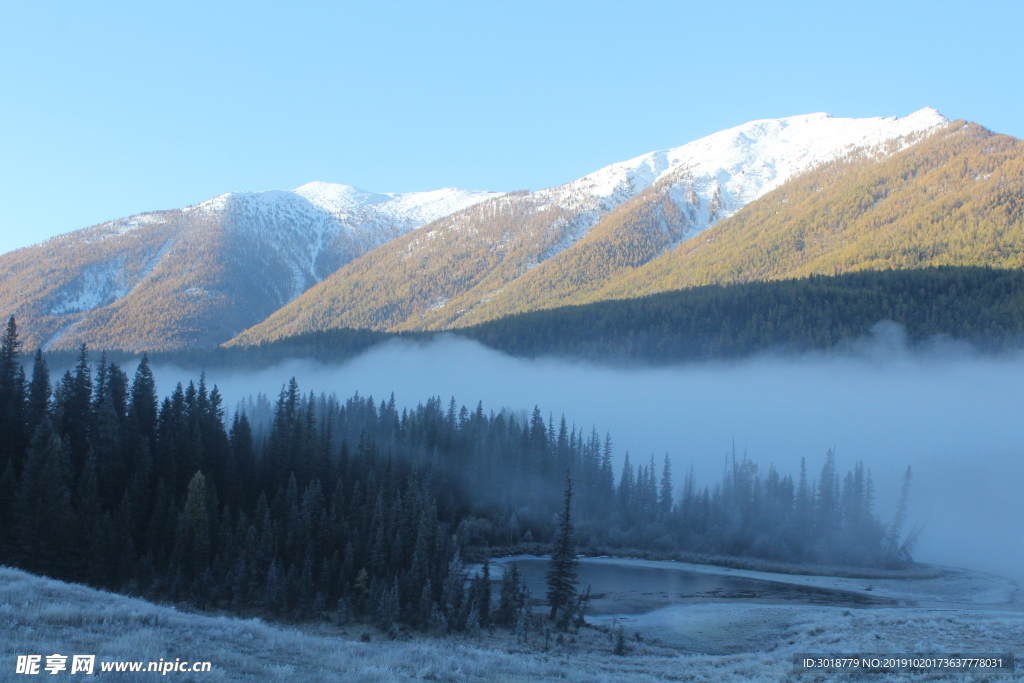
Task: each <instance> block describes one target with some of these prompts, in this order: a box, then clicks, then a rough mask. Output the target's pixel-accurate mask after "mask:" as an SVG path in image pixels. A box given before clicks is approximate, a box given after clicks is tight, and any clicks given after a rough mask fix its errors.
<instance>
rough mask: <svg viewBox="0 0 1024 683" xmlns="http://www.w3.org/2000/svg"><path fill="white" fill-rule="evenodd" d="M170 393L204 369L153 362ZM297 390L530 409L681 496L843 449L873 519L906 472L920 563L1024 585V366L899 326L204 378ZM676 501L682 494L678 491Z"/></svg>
mask: <svg viewBox="0 0 1024 683" xmlns="http://www.w3.org/2000/svg"><path fill="white" fill-rule="evenodd" d="M154 374H155V376H156V378H157V382H158V385H159V388H160V391H161V393H166V392H169V391H170V390H171V389H172V387H173V385H174V384H175V383H177V382H184V383H186V384H187V383H188V381H190V380H195V379H196V378H197V373H196V372H194V371H191V370H187V371H186V370H182V369H180V368H174V367H169V366H156V367H155V368H154ZM292 377H294V378H296V379H297V381H298V383H299V388H300V390H301V391H302V392H303V393H307V394H308V393H309V392H313V393H315V394H318V395H319V394H321V393H326V394H332V393H333V394H336V395H337V396H338V397H339V398H340V399H344V398H346V397H348V396H351V395H352V394H354V393H356V392H358V393H359V394H360V395H361V396H364V397H365V396H372V397H373V398H374V399H375V401H376V402H378V403H379V402H380V401H381V400H388V399H389V397H390V395H391V394H392V393H394V396H395V401H396V403H397V405H398V406H399V407H400V408H402V407H408V408H412V407H414V406H415V405H416V404H417V403H422V402H424V401H426V400H427V399H428V398H431V397H440V399H441V402H442V403H443V404H444V405H447V403H448V401H449V399H450V398H452V397H454V398H455V400H456V401H457V403H458V405H459V406H466V407H468V408H469V409H470V410H473V409H474V408H475V407H476V405H477V402H478V401H480V402H482V404H483V407H484V410H485V412H488V411H492V410H493V411H501V410H502V409H508V410H510V411H512V412H513V413H515V414H516V415H518V416H519V419H520V421H522V422H525V421H526V420H527V418H528V416H529V413H530V412H531V411H532V410H533V408H534V406H538V407H539V408H540V410H541V411H542V413H543V415H544V417H545V419H547V418H548V416H549V413H551V414H553V416H554V421H555V424H557V423H558V420H559V418H560V417H562V416H564V417H565V418H566V420H567V421H568V422H569V423H570V425H575V427H576V428H577V429H580V428H581V429H583V430H584V432H585V433H589V431H590V429H591V427H592V426H594V427H596V428H597V430H598V431H599V433H600V434H601V436H602V438H603V437H604V434H605V432H606V431H607V432H609V433H610V434H611V436H612V440H613V442H614V458H615V469H616V481H617V478H618V471H619V468H620V467H621V465H622V459H623V456H624V454H625V453H626V452H627V451H628V452H629V454H630V457H631V459H632V462H633V464H634V466H635V465H637V464H645V463H647V462H648V460H649V459H650V457H651V455H653V456H654V460H655V463H656V464H657V465H658V467H660V466H661V462H662V458H663V456H664V455H665V454H666V453H667V454H669V456H670V457H671V460H672V466H673V472H674V473H675V476H676V479H675V482H676V486H677V489H678V486H679V484H680V483H681V481H682V478H683V475H684V474H685V472H686V470H687V469H688V468H689V467H690V466H691V465H692V466H693V468H694V471H695V474H696V477H697V482H698V484H699V485H700V486H701V487H703V486H712V487H713V486H714V485H715V484H716V483H718V481H719V480H720V478H721V474H722V471H723V467H724V465H725V455H726V454H727V453H729V452H731V451H732V450H733V448H735V449H736V451H737V453H738V455H739V456H740V457H742V456H743V455H744V453H745V454H746V456H747V457H748V458H749V459H750V460H752V461H753V462H755V463H757V464H758V466H759V467H760V468H761V470H762V471H764V470H766V469H767V468H768V466H769V465H774V466H775V468H776V469H777V470H779V472H780V473H781V474H784V475H785V474H790V475H794V476H795V475H796V474H797V473H798V472H799V468H800V460H801V458H804V459H806V464H807V471H808V474H809V476H810V477H812V478H813V477H815V476H817V475H818V473H819V472H820V469H821V466H822V464H823V461H824V455H825V453H826V451H827V450H828V449H835V452H836V460H837V463H838V465H839V467H840V469H841V470H842V471H845V470H846V469H848V468H850V467H852V466H853V465H854V463H855V462H856V461H858V460H861V461H863V462H864V464H865V466H866V467H868V468H869V469H870V471H871V473H872V475H873V477H874V484H875V487H876V493H877V497H878V498H877V503H876V506H877V510H878V512H879V514H880V515H881V516H882V518H883V519H890V518H891V517H892V515H893V512H894V507H895V504H896V499H897V496H898V492H899V486H900V482H901V479H902V476H903V473H904V471H905V470H906V468H907V467H908V466H910V467H912V469H913V473H914V480H913V488H912V492H911V498H910V519H911V521H912V522H914V523H923V524H924V530H923V532H922V534H921V537H920V542H919V545H918V550H917V553H916V558H917V559H919V560H920V561H923V562H934V563H939V564H949V565H955V566H964V567H971V568H974V569H978V570H982V571H988V572H994V573H998V574H1001V575H1004V576H1012V577H1014V578H1017V579H1022V578H1024V571H1022V568H1024V543H1022V542H1021V541H1022V540H1024V537H1022V532H1021V531H1020V530H1021V529H1024V506H1021V505H1020V501H1019V488H1020V485H1021V482H1022V481H1024V420H1022V419H1021V416H1022V414H1024V382H1021V378H1022V377H1024V354H1019V353H1012V354H1004V355H1000V356H992V355H983V354H979V353H976V352H974V351H972V349H971V348H970V347H969V346H966V345H963V344H955V343H951V342H949V341H943V340H936V341H934V342H933V343H932V344H931V345H930V346H928V347H926V348H924V349H916V350H910V349H908V348H907V345H906V340H905V338H904V337H903V336H902V332H901V330H900V329H899V328H898V327H897V326H894V325H891V324H882V325H879V326H876V328H875V330H874V332H873V334H872V335H871V336H869V337H866V338H862V339H860V340H854V341H851V342H850V343H848V344H846V345H845V346H844V348H843V350H838V351H834V352H827V353H826V352H823V353H812V354H801V355H761V356H758V357H754V358H750V359H746V360H739V361H720V362H710V363H688V364H680V365H674V366H669V367H661V366H659V367H643V366H635V365H634V366H631V367H613V366H608V365H602V364H597V363H591V362H569V361H564V360H557V359H544V358H542V359H536V360H529V359H518V358H513V357H510V356H507V355H505V354H502V353H500V352H497V351H494V350H492V349H489V348H487V347H484V346H482V345H480V344H478V343H476V342H473V341H469V340H465V339H461V338H456V337H442V338H440V339H436V340H431V341H427V342H422V343H414V342H401V341H395V342H389V343H387V344H384V345H381V346H378V347H375V348H373V349H371V350H370V351H368V352H366V353H363V354H361V355H359V356H357V357H356V358H354V359H352V360H351V361H349V362H347V363H344V364H340V365H324V364H320V363H315V362H310V361H289V362H285V363H282V364H279V365H276V366H274V367H270V368H266V369H261V370H258V371H252V372H240V371H230V370H217V369H215V370H211V371H210V372H209V373H208V375H207V382H208V383H209V384H210V385H213V384H216V385H217V386H218V388H219V389H220V391H221V392H222V394H223V395H224V398H225V405H226V407H227V408H228V414H229V417H230V413H231V412H232V411H233V410H234V409H235V408H236V406H237V403H238V401H239V400H241V399H243V398H247V397H250V396H254V395H256V394H258V393H264V394H266V395H267V396H268V398H269V399H270V401H271V403H273V402H274V401H275V400H276V398H277V393H278V392H279V391H280V390H281V389H282V387H283V386H284V385H285V384H286V383H287V382H288V381H289V380H290V379H291V378H292ZM677 494H678V491H677Z"/></svg>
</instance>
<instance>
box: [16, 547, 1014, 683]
mask: <svg viewBox="0 0 1024 683" xmlns="http://www.w3.org/2000/svg"><path fill="white" fill-rule="evenodd" d="M616 561H617V562H629V561H628V560H616ZM637 562H642V561H637ZM812 578H813V577H792V579H793V580H804V579H807V580H811V579H812ZM973 578H977V577H973ZM821 580H822V581H826V582H829V583H830V582H832V581H844V580H840V579H821ZM971 580H972V577H966V578H965V577H964V576H963V575H961V576H960V577H959V578H957V576H956V575H953V576H952V578H949V579H948V580H947V584H949V585H951V584H950V582H953V583H956V582H960V584H961V587H963V585H964V584H965V583H969V582H970V581H971ZM854 581H855V580H854ZM922 583H924V582H922ZM933 585H939V584H933ZM975 585H979V586H982V587H981V588H979V589H978V591H977V592H976V593H973V595H974V598H975V599H974V604H969V605H963V606H960V607H957V606H952V605H949V604H938V603H934V604H928V605H925V604H924V602H921V601H924V600H925V599H926V593H927V591H925V593H923V594H922V593H921V591H918V593H919V594H918V595H917V596H916V598H917V599H919V600H920V601H919V602H917V606H908V607H902V606H901V607H872V608H856V607H853V608H849V607H845V606H823V605H806V604H763V603H744V602H735V601H730V602H710V603H695V604H679V605H670V606H668V607H664V608H661V609H656V610H654V611H650V612H646V613H643V614H628V615H607V614H604V615H600V616H597V617H594V618H592V619H591V622H592V624H593V626H592V627H585V628H583V629H581V630H580V631H579V632H578V633H576V634H570V635H568V636H565V637H563V638H562V642H559V640H558V637H557V634H552V635H551V636H550V637H549V638H548V639H547V648H545V637H544V634H543V633H540V632H534V633H531V634H529V639H528V642H525V643H524V642H520V639H518V638H517V637H516V636H515V635H514V634H510V633H507V632H505V631H501V630H498V631H495V632H493V633H490V632H482V633H480V634H478V635H476V636H458V637H453V638H445V639H441V638H432V637H427V636H419V635H411V634H410V635H405V636H402V637H399V638H398V639H396V640H391V639H388V638H387V637H386V636H384V635H383V634H381V633H380V632H378V631H376V630H375V629H370V628H367V627H363V626H352V625H349V626H347V627H343V628H339V627H337V626H331V625H324V626H308V627H301V626H299V627H289V626H280V625H272V624H268V623H266V622H263V621H260V620H258V619H250V620H244V619H235V618H229V617H215V616H205V615H197V614H190V613H184V612H181V611H177V610H175V609H173V608H171V607H165V606H160V605H153V604H150V603H147V602H145V601H142V600H137V599H133V598H128V597H124V596H120V595H114V594H110V593H106V592H103V591H98V590H94V589H90V588H86V587H83V586H79V585H74V584H68V583H63V582H60V581H54V580H50V579H45V578H40V577H36V576H33V575H31V574H28V573H26V572H23V571H20V570H16V569H11V568H7V567H0V634H2V638H0V681H17V680H32V679H30V678H28V677H26V676H21V675H17V674H15V663H16V658H17V655H23V654H40V655H43V657H44V660H43V661H44V663H45V656H46V655H49V654H53V653H59V654H64V655H72V654H95V655H97V662H103V661H116V660H126V661H147V662H148V661H156V660H159V659H160V658H163V659H165V660H173V659H174V658H176V657H178V658H182V659H188V660H195V661H210V662H212V663H213V667H212V671H210V672H209V673H194V674H193V673H187V674H186V673H173V672H172V673H169V674H167V677H168V678H167V680H177V681H313V682H316V681H346V682H348V681H367V682H369V681H374V682H377V681H382V682H387V681H410V680H430V681H453V682H455V681H458V682H461V681H549V680H552V681H553V680H558V681H570V682H579V683H583V682H598V681H630V682H633V681H635V682H640V681H665V680H681V681H725V682H730V681H751V680H764V681H789V680H793V681H825V680H834V679H835V678H837V677H838V676H836V675H832V676H830V675H828V674H794V673H792V660H793V655H794V654H795V653H804V652H810V653H842V652H847V653H849V652H875V653H879V652H888V653H895V652H932V653H937V652H957V651H960V652H968V651H970V652H978V653H980V652H1013V653H1015V655H1016V657H1017V659H1018V661H1020V660H1022V659H1024V612H1022V611H1020V610H1019V605H1012V604H1010V605H1008V604H1006V603H1001V602H1000V598H1002V597H1006V596H1005V595H1004V594H1003V593H1000V592H998V590H996V587H997V586H1003V587H1004V588H1006V587H1007V586H1008V585H1009V584H1004V583H1001V582H1000V581H999V580H996V579H993V580H992V581H991V583H990V585H989V586H988V588H984V585H985V581H984V580H982V581H981V583H979V584H975ZM863 587H864V586H861V588H863ZM875 588H876V590H877V591H878V592H879V593H886V592H889V591H890V590H891V591H903V592H914V588H913V586H912V584H911V583H906V584H902V585H898V586H893V587H888V586H876V587H875ZM943 590H944V589H939V591H938V592H939V593H942V592H943ZM927 597H931V598H935V597H942V596H941V595H928V596H927ZM609 626H614V627H615V628H617V627H618V626H624V628H625V629H626V633H627V634H628V638H627V647H628V652H627V653H626V654H625V655H624V656H620V655H616V654H614V653H613V648H614V637H613V635H612V631H611V629H609V628H608V627H609ZM637 634H639V637H638V636H637ZM367 636H368V637H369V640H368V641H367V640H365V637H367ZM683 643H686V644H687V645H688V646H689V648H686V647H681V646H682V645H683ZM702 645H703V646H702ZM695 646H696V647H695ZM688 649H689V651H687V650H688ZM694 650H702V651H703V652H705V654H698V653H696V652H694ZM707 652H718V653H721V654H706V653H707ZM98 669H99V664H97V673H96V674H95V675H94V676H90V677H89V678H88V679H85V680H96V681H136V680H138V681H151V680H155V677H156V676H157V674H155V673H139V674H132V673H117V672H107V673H101V672H99V670H98ZM43 675H46V674H45V672H43ZM78 675H80V674H75V675H74V676H72V678H75V677H77V676H78ZM60 676H70V674H68V672H66V671H65V672H63V673H62V674H61V675H59V676H56V677H54V678H53V679H51V680H59V679H60ZM843 677H844V678H846V676H843ZM46 678H47V679H50V676H48V675H46ZM869 678H870V680H907V681H910V680H929V681H931V680H993V681H1000V682H1003V681H1007V682H1008V681H1024V667H1022V666H1021V665H1020V664H1018V667H1017V673H1016V674H1014V675H1012V676H1009V675H999V674H996V675H989V676H984V675H963V674H953V675H949V676H937V675H934V674H920V675H909V674H908V675H896V676H890V677H888V678H886V677H879V676H870V677H869Z"/></svg>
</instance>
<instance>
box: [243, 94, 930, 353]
mask: <svg viewBox="0 0 1024 683" xmlns="http://www.w3.org/2000/svg"><path fill="white" fill-rule="evenodd" d="M946 124H948V121H947V120H946V119H945V118H944V117H943V116H942V115H940V114H939V113H938V112H937V111H935V110H934V109H922V110H920V111H918V112H915V113H913V114H911V115H909V116H906V117H903V118H895V117H891V118H863V119H853V118H836V117H832V116H829V115H828V114H808V115H805V116H793V117H788V118H782V119H768V120H761V121H752V122H750V123H746V124H743V125H741V126H737V127H735V128H730V129H728V130H724V131H721V132H719V133H715V134H713V135H710V136H707V137H705V138H701V139H699V140H696V141H694V142H690V143H688V144H686V145H683V146H681V147H676V148H674V149H669V150H662V151H657V152H650V153H648V154H644V155H641V156H638V157H636V158H634V159H631V160H628V161H623V162H619V163H615V164H611V165H609V166H606V167H604V168H602V169H599V170H597V171H595V172H593V173H590V174H588V175H586V176H584V177H582V178H579V179H577V180H573V181H571V182H568V183H565V184H564V185H560V186H558V187H554V188H550V189H545V190H540V191H537V192H532V193H522V192H518V193H508V194H505V195H502V196H500V197H496V198H493V199H489V200H487V201H485V202H481V203H479V204H476V205H474V206H472V207H470V208H468V209H465V210H463V211H457V212H453V213H451V214H449V215H448V216H446V217H444V218H442V219H440V220H437V221H434V222H433V223H430V224H428V225H426V226H425V227H423V228H420V229H418V230H414V231H412V232H410V233H409V234H407V235H405V236H403V237H401V238H398V239H396V240H393V241H391V242H389V243H387V244H385V245H384V246H382V247H381V248H379V249H376V250H374V251H373V252H370V253H369V254H367V256H365V257H363V258H361V259H359V260H357V261H354V262H352V263H350V264H349V265H348V266H346V267H344V268H341V269H340V270H339V271H338V272H337V273H335V274H334V275H332V276H331V277H330V278H328V279H326V280H325V281H324V282H323V283H321V284H320V285H318V286H317V287H315V288H313V289H311V290H309V291H308V292H306V294H304V295H303V296H302V297H299V298H298V299H296V301H294V302H293V303H292V304H290V305H289V306H287V307H285V308H283V309H282V310H281V311H278V312H277V313H275V314H274V315H273V316H271V318H270V319H268V320H267V321H266V322H264V323H262V324H261V325H259V326H257V327H256V328H254V329H253V330H250V331H247V332H246V333H245V334H243V335H242V336H241V337H240V338H239V340H238V341H239V342H240V343H241V342H245V343H252V342H255V341H260V340H266V339H273V338H277V337H279V336H286V335H289V334H294V333H297V332H302V331H307V330H312V329H323V328H327V327H337V326H349V327H375V328H377V329H422V328H427V329H434V328H446V327H451V326H454V325H462V324H470V323H472V322H477V321H479V320H483V319H488V318H491V317H496V316H499V315H504V314H506V313H508V312H512V311H520V310H531V309H532V308H535V307H543V306H547V305H551V304H553V303H557V302H560V301H564V300H565V299H567V298H572V297H573V296H575V295H576V294H578V293H579V292H580V291H583V290H586V289H587V288H588V287H592V286H594V283H598V282H601V281H603V280H606V279H607V278H608V277H610V276H611V273H612V271H614V270H616V269H618V268H622V267H636V266H638V265H641V264H642V263H644V262H646V261H648V260H650V259H651V258H654V257H655V256H657V255H658V254H659V253H661V252H663V251H665V250H666V249H670V248H672V247H673V246H674V245H675V244H678V243H679V242H681V241H682V240H685V239H688V238H690V237H693V236H694V235H696V234H698V233H700V232H702V231H704V230H706V229H708V228H709V227H711V226H713V225H715V224H716V223H717V222H719V221H721V220H722V219H724V218H727V217H729V216H731V215H732V214H734V213H736V212H737V211H738V210H740V209H741V208H742V207H744V206H745V205H747V204H748V203H750V202H751V201H754V200H756V199H757V198H759V197H761V196H763V195H764V194H766V193H768V192H770V191H771V190H773V189H775V188H777V187H780V186H781V185H783V184H784V183H786V182H787V181H788V180H790V179H792V178H794V177H797V176H799V175H800V174H801V173H804V172H806V171H808V170H810V169H813V168H816V167H818V166H820V165H821V164H823V163H825V162H828V161H830V160H834V159H837V158H839V157H842V156H844V155H847V154H851V153H853V152H858V153H862V154H867V155H868V156H870V157H871V158H876V159H879V158H884V157H886V156H887V155H890V154H892V153H894V152H896V151H899V150H900V149H903V148H906V147H907V146H909V145H913V144H915V143H916V142H919V141H920V140H922V139H924V138H926V137H927V136H928V135H930V134H931V133H933V132H935V131H937V130H939V129H941V128H942V127H943V126H945V125H946ZM633 202H642V203H643V202H645V204H644V206H645V208H646V210H648V214H649V215H645V217H644V218H643V219H642V220H632V222H631V224H630V226H628V227H623V226H621V225H618V224H615V223H614V222H612V223H610V222H609V221H610V220H611V218H613V217H614V215H615V213H616V211H617V210H618V208H619V207H623V206H625V205H627V204H630V203H633ZM640 243H642V246H638V244H640ZM627 252H628V254H627ZM410 283H414V285H410Z"/></svg>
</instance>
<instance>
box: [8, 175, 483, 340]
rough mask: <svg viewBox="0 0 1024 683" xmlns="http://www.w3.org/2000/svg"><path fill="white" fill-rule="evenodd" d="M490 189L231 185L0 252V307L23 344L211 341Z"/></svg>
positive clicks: (469, 203) (231, 333) (478, 198)
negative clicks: (253, 188)
mask: <svg viewBox="0 0 1024 683" xmlns="http://www.w3.org/2000/svg"><path fill="white" fill-rule="evenodd" d="M495 196H497V193H493V192H472V191H468V190H460V189H456V188H444V189H441V190H436V191H431V192H415V193H405V194H377V193H372V192H365V191H363V190H359V189H357V188H354V187H351V186H349V185H337V184H332V183H321V182H318V183H309V184H307V185H303V186H302V187H300V188H297V189H296V190H287V191H285V190H270V191H265V192H230V193H227V194H223V195H220V196H218V197H215V198H213V199H210V200H208V201H205V202H203V203H201V204H198V205H195V206H191V207H186V208H184V209H173V210H169V211H157V212H152V213H146V214H141V215H138V216H132V217H130V218H126V219H119V220H115V221H109V222H107V223H103V224H100V225H96V226H92V227H89V228H85V229H82V230H77V231H75V232H71V233H68V234H65V235H61V236H59V237H55V238H53V239H51V240H48V241H47V242H44V243H42V244H39V245H35V246H33V247H28V248H26V249H20V250H18V251H15V252H11V253H9V254H4V255H3V256H0V306H2V309H0V310H4V311H7V312H9V313H10V314H13V315H15V316H16V318H17V319H18V321H19V324H20V325H21V327H22V333H23V337H24V339H25V340H26V343H27V344H28V345H30V346H34V345H41V346H44V347H45V348H66V347H71V346H76V345H77V344H79V343H81V342H82V341H86V342H88V343H89V344H91V345H100V346H105V347H108V348H125V349H133V350H134V349H151V350H152V349H165V348H176V347H181V346H215V345H216V344H219V343H221V342H223V341H225V340H227V339H229V338H231V337H232V336H234V335H235V334H237V333H238V332H240V331H241V330H243V329H245V328H247V327H249V326H251V325H253V324H255V323H257V322H259V321H260V320H262V319H263V318H265V317H266V316H267V315H269V314H270V313H272V312H273V311H274V310H276V309H278V308H280V307H281V306H283V305H284V304H286V303H288V302H289V301H291V300H292V299H294V298H295V297H297V296H299V295H300V294H302V292H304V291H305V290H306V289H308V288H309V287H310V286H312V285H314V284H316V283H317V282H319V281H321V280H322V279H323V278H325V277H327V276H328V275H330V274H331V273H333V272H334V271H335V270H337V269H338V268H339V267H340V266H342V265H344V264H345V263H347V262H348V261H350V260H352V259H353V258H356V257H358V256H360V255H362V254H365V253H366V252H368V251H370V250H372V249H374V248H375V247H378V246H380V245H381V244H383V243H385V242H387V241H389V240H392V239H394V238H396V237H398V236H400V235H403V234H405V233H407V232H408V231H410V230H413V229H415V228H418V227H420V226H422V225H424V224H425V223H427V222H429V221H432V220H435V219H437V218H439V217H442V216H444V215H446V213H449V212H452V211H458V210H461V209H464V208H466V207H468V206H472V205H473V204H475V203H478V202H481V201H485V200H487V199H490V198H493V197H495Z"/></svg>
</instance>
